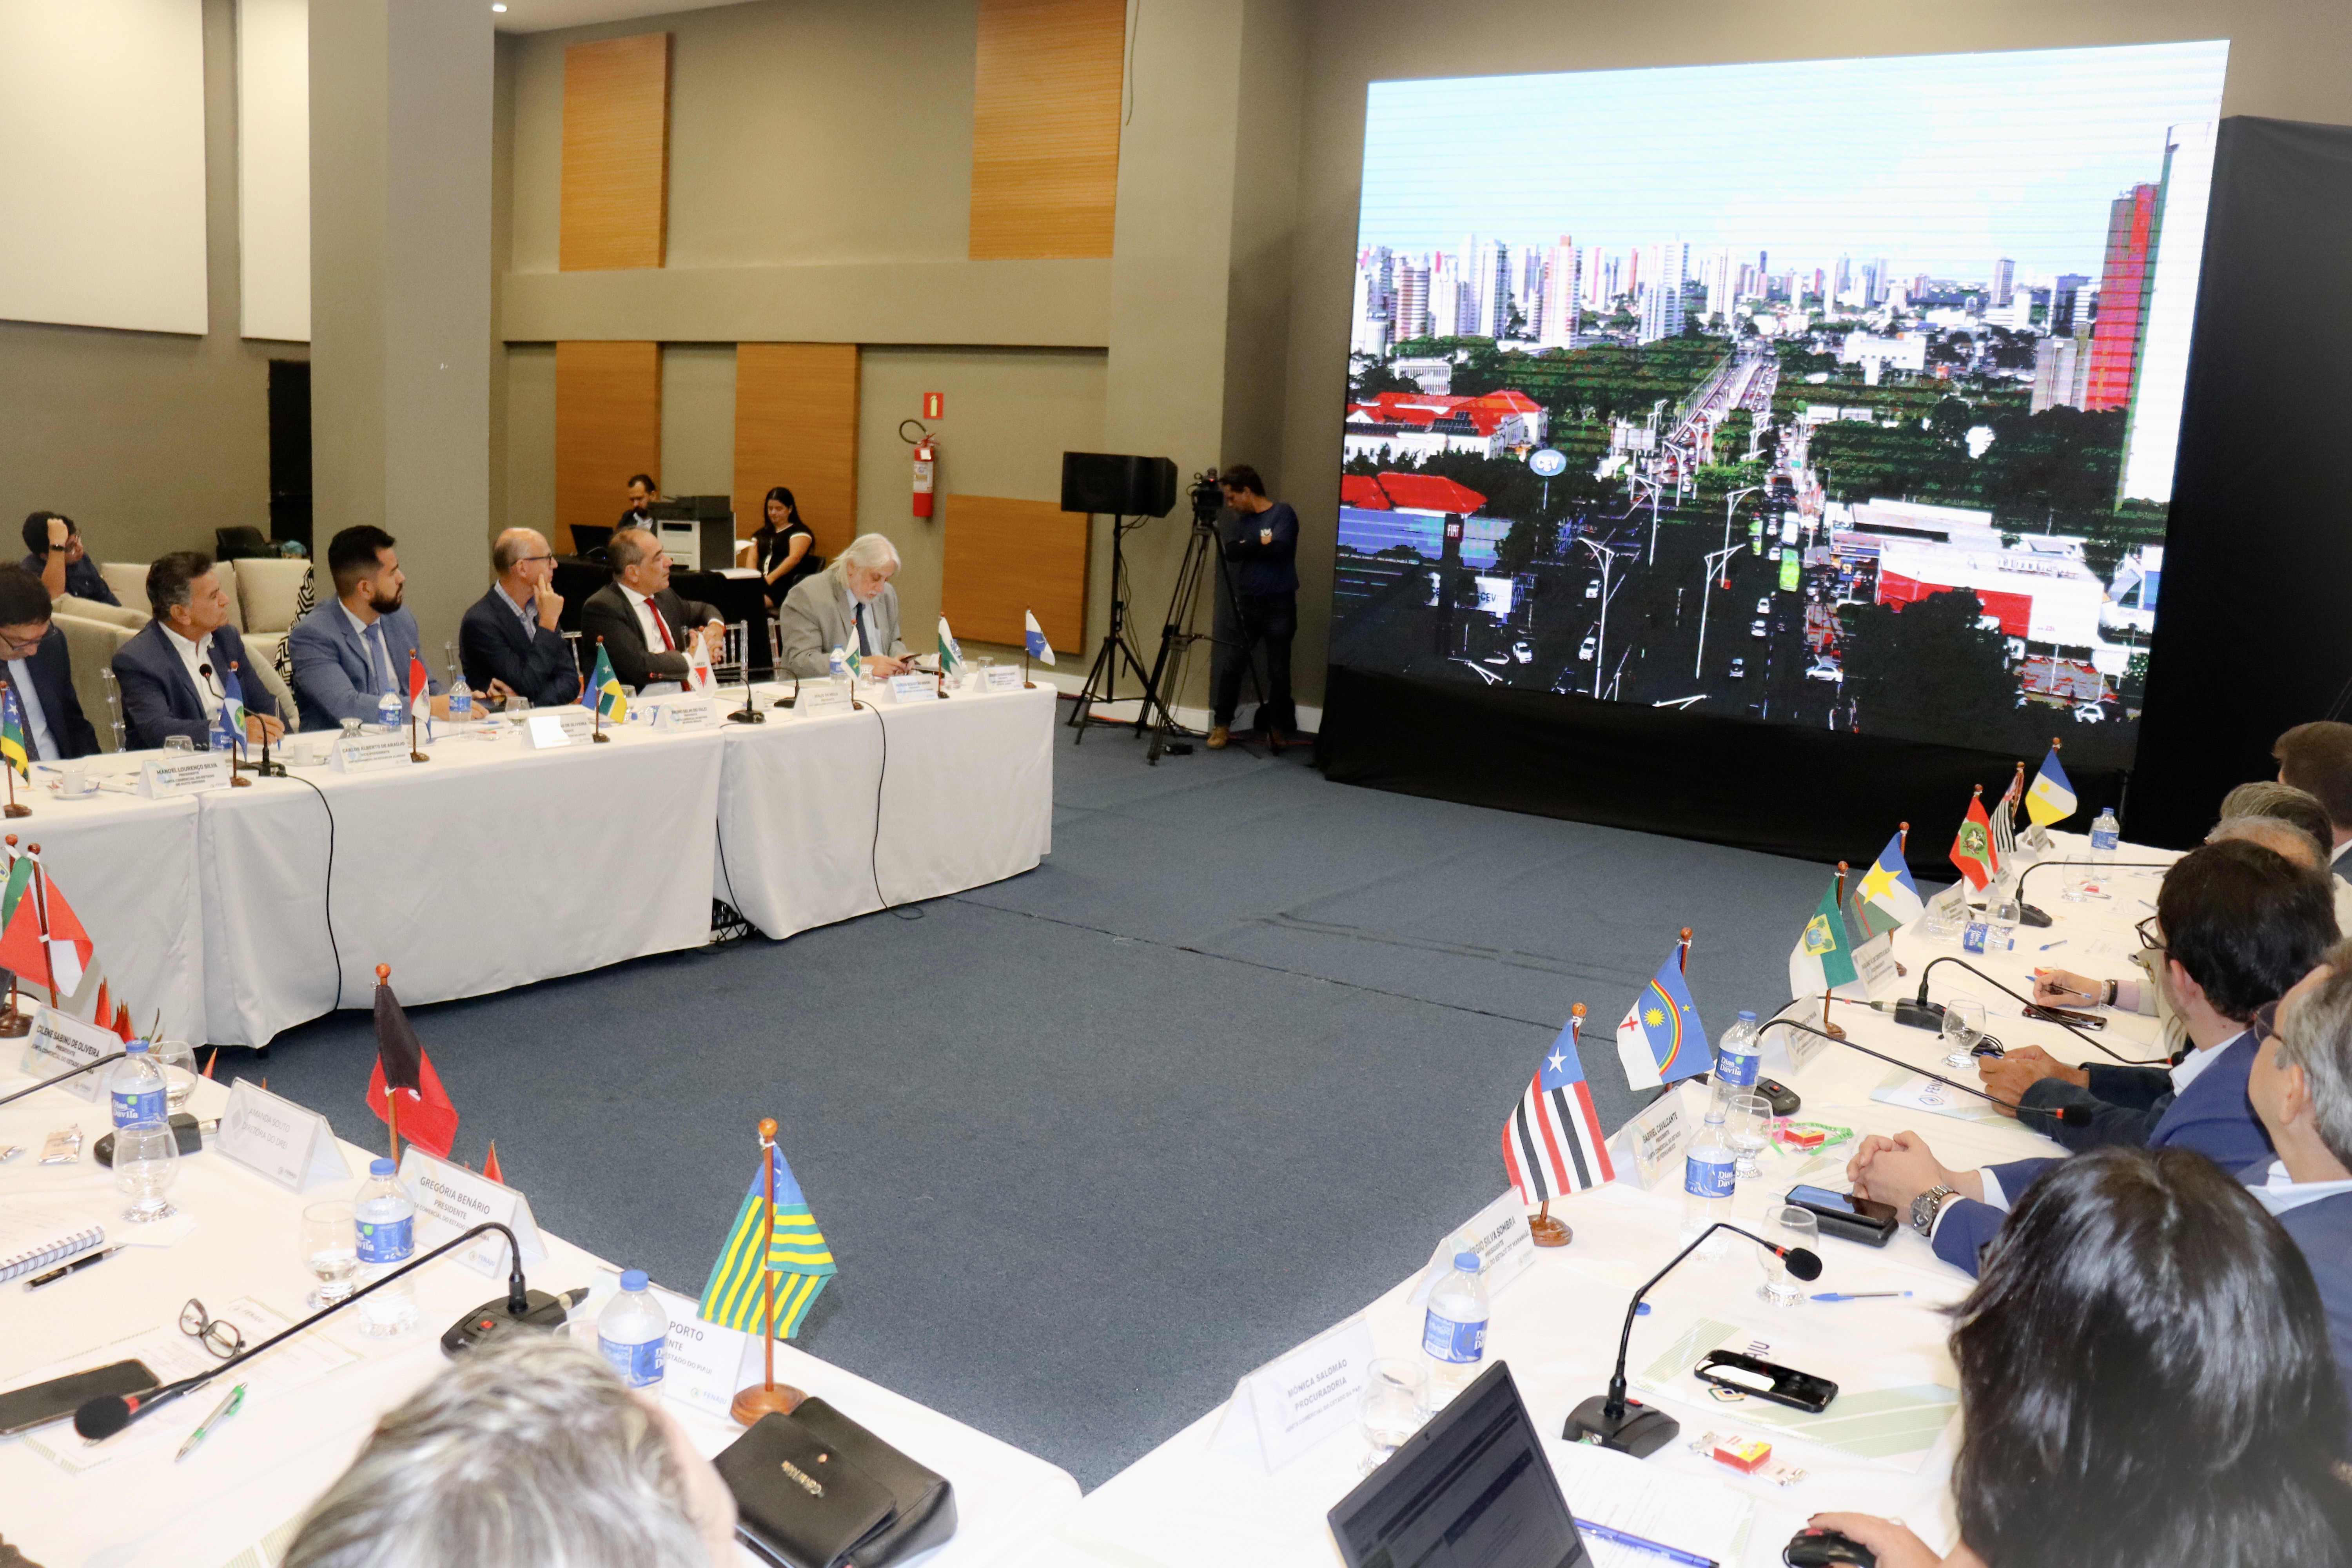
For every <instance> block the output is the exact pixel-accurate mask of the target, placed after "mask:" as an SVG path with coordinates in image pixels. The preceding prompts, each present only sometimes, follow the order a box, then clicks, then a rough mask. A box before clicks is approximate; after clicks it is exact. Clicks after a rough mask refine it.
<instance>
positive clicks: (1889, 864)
mask: <svg viewBox="0 0 2352 1568" xmlns="http://www.w3.org/2000/svg"><path fill="white" fill-rule="evenodd" d="M1853 905H1854V909H1855V911H1856V912H1857V913H1858V914H1859V915H1860V916H1861V920H1862V927H1863V930H1864V931H1865V932H1867V933H1868V934H1869V935H1871V936H1876V935H1878V934H1879V933H1880V932H1881V931H1896V930H1899V929H1901V928H1902V927H1904V926H1906V925H1909V924H1910V923H1911V922H1912V921H1915V920H1917V919H1918V918H1919V916H1920V914H1921V913H1922V912H1923V911H1925V910H1926V909H1927V900H1924V899H1922V898H1920V896H1919V884H1918V883H1916V882H1915V881H1913V880H1912V879H1911V868H1910V865H1909V864H1908V863H1907V862H1906V860H1905V859H1904V858H1903V835H1901V834H1900V833H1897V834H1895V836H1894V837H1891V838H1889V839H1887V841H1886V847H1885V848H1884V849H1881V850H1880V851H1879V852H1878V858H1877V859H1875V860H1873V861H1872V862H1871V863H1870V869H1869V870H1867V871H1864V873H1863V874H1862V876H1861V878H1860V879H1859V880H1857V881H1856V882H1855V884H1854V889H1853ZM1790 994H1791V995H1798V996H1801V995H1803V994H1804V993H1803V992H1801V991H1799V992H1791V993H1790Z"/></svg>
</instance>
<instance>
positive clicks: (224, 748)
mask: <svg viewBox="0 0 2352 1568" xmlns="http://www.w3.org/2000/svg"><path fill="white" fill-rule="evenodd" d="M213 749H214V750H215V751H220V752H243V751H244V750H245V682H243V681H241V680H239V679H237V678H236V665H234V664H231V665H230V666H229V667H228V668H226V669H225V670H223V671H222V672H221V710H220V716H219V717H218V718H216V719H215V720H214V721H213Z"/></svg>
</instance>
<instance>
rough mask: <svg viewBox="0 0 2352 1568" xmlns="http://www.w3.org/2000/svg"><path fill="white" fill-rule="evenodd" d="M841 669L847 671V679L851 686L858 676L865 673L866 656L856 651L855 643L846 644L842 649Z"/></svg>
mask: <svg viewBox="0 0 2352 1568" xmlns="http://www.w3.org/2000/svg"><path fill="white" fill-rule="evenodd" d="M841 667H842V668H844V669H846V670H847V671H849V679H850V681H851V683H852V684H853V685H854V684H856V680H857V678H858V677H859V676H861V675H864V674H865V673H866V656H865V655H864V654H862V653H860V652H858V651H857V645H856V643H848V644H845V645H844V647H842V650H841Z"/></svg>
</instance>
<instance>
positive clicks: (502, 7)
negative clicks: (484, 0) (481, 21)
mask: <svg viewBox="0 0 2352 1568" xmlns="http://www.w3.org/2000/svg"><path fill="white" fill-rule="evenodd" d="M490 9H491V10H493V11H503V10H505V9H506V7H505V6H504V5H493V6H491V7H490Z"/></svg>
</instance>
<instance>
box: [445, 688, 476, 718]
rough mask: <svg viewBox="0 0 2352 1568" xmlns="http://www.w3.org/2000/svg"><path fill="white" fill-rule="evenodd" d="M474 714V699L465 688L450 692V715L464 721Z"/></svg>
mask: <svg viewBox="0 0 2352 1568" xmlns="http://www.w3.org/2000/svg"><path fill="white" fill-rule="evenodd" d="M473 716H474V699H473V696H472V694H471V693H469V692H467V690H466V689H464V688H462V687H460V688H459V689H457V690H455V691H452V692H451V693H449V717H450V718H452V719H454V720H457V721H465V720H467V719H471V718H472V717H473Z"/></svg>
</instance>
